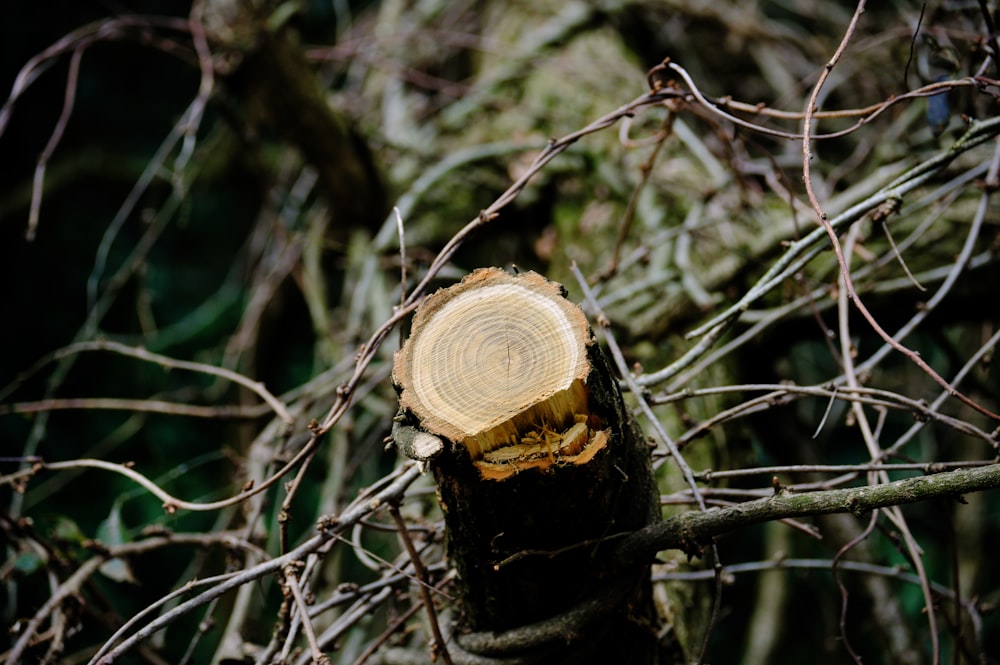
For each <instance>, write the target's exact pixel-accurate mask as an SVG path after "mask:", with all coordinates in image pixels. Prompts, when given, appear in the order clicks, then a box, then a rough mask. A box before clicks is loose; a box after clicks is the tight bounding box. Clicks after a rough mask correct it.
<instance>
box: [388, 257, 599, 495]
mask: <svg viewBox="0 0 1000 665" xmlns="http://www.w3.org/2000/svg"><path fill="white" fill-rule="evenodd" d="M589 343H590V335H589V328H588V326H587V321H586V318H585V317H584V315H583V312H582V311H580V309H579V308H578V307H576V306H575V305H573V304H572V303H571V302H569V301H568V300H566V299H565V298H564V297H563V294H562V292H561V290H560V287H559V286H558V285H556V284H553V283H552V282H549V281H547V280H545V279H544V278H543V277H541V276H540V275H538V274H536V273H523V274H519V275H510V274H508V273H506V272H504V271H502V270H499V269H495V268H487V269H482V270H477V271H475V272H474V273H472V274H471V275H469V276H468V277H467V278H466V279H464V280H463V281H462V282H461V283H460V284H458V285H456V286H453V287H450V288H448V289H444V290H441V291H438V292H437V293H435V294H434V295H432V296H431V297H430V298H428V300H427V302H426V303H424V305H423V306H422V307H421V309H420V311H419V312H418V313H417V315H416V316H415V317H414V321H413V330H412V332H411V334H410V338H409V340H408V341H407V343H406V345H405V346H404V348H403V349H402V351H400V352H399V353H398V354H397V356H396V362H395V367H394V375H395V378H396V382H397V384H398V385H400V386H401V387H402V393H401V395H400V405H401V406H402V407H403V408H404V409H408V410H410V411H411V412H412V413H413V414H414V415H415V416H416V417H417V419H419V421H420V423H421V427H422V428H423V429H424V430H426V431H428V432H431V433H433V434H435V435H438V436H442V437H445V438H447V439H449V440H451V441H453V442H455V443H460V444H462V445H463V446H465V448H466V449H467V450H468V451H469V455H470V457H471V458H472V459H473V461H480V460H484V457H485V456H486V455H489V454H490V453H494V452H495V451H498V449H505V450H506V452H505V453H504V454H500V455H493V456H492V459H488V460H485V462H484V463H485V464H490V465H492V466H495V465H500V466H504V465H506V466H511V468H512V470H513V471H516V470H520V469H521V468H523V465H522V466H518V464H517V462H518V459H519V458H520V457H522V455H519V454H518V452H519V451H520V452H521V453H523V457H525V458H536V457H538V458H541V459H544V460H547V461H548V462H554V461H555V456H556V454H557V453H558V454H559V455H560V456H564V455H565V456H566V457H573V456H575V455H579V454H580V452H581V449H582V448H583V445H585V444H586V443H587V442H589V441H591V440H592V439H594V438H595V437H594V436H593V435H592V434H591V432H590V431H589V428H588V429H587V431H586V432H582V431H581V429H580V428H579V427H576V425H578V423H577V415H579V414H584V416H583V417H584V419H585V418H586V415H585V414H587V412H588V411H587V389H586V386H585V380H586V377H587V374H588V373H589V371H590V364H589V362H588V357H587V346H588V344H589ZM574 427H576V428H575V429H574ZM570 430H572V432H570ZM597 430H599V428H595V432H596V431H597ZM538 432H544V433H545V436H539V435H538ZM564 435H569V436H570V438H571V439H572V445H570V446H569V447H568V448H566V447H564V446H562V444H563V439H564V438H566V437H565V436H564ZM581 436H583V437H584V438H583V440H582V441H581ZM533 438H534V439H537V440H533ZM556 439H558V440H557V441H556ZM540 444H544V445H545V446H547V449H546V452H547V454H546V455H536V454H535V453H536V452H538V450H537V446H538V445H540ZM581 444H583V445H581ZM569 461H570V463H572V461H573V460H569ZM536 462H537V460H536ZM543 465H544V463H543V462H538V463H535V464H532V466H536V467H537V466H543ZM492 471H493V475H494V476H496V475H497V472H498V470H497V469H492ZM513 471H512V472H513ZM499 475H504V474H502V473H501V474H499ZM508 475H509V474H508Z"/></svg>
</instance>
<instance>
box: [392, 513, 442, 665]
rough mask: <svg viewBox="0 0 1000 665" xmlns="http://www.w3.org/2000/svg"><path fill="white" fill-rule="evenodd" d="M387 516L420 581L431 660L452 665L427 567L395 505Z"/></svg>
mask: <svg viewBox="0 0 1000 665" xmlns="http://www.w3.org/2000/svg"><path fill="white" fill-rule="evenodd" d="M389 515H390V516H391V517H392V521H393V522H394V523H395V525H396V530H397V531H398V532H399V538H400V540H402V541H403V545H404V546H405V547H406V553H407V554H408V555H409V556H410V562H411V563H412V564H413V568H414V570H416V571H417V578H418V579H419V581H420V583H419V584H418V585H417V587H418V588H419V589H420V598H421V599H422V600H423V603H424V607H425V608H427V621H428V622H430V625H431V633H432V634H433V636H434V643H433V644H432V645H431V660H435V656H436V655H440V656H441V660H443V661H444V662H445V665H452V662H451V655H450V654H449V653H448V646H447V645H446V644H445V641H444V636H443V635H442V634H441V626H440V625H439V624H438V620H437V612H436V611H435V610H434V600H433V599H432V598H431V593H430V591H429V590H428V588H427V584H428V579H427V567H426V566H425V565H424V562H423V560H422V559H421V558H420V553H419V552H417V548H416V547H414V545H413V539H412V538H410V530H409V529H408V528H407V526H406V522H405V521H404V520H403V517H402V516H401V515H400V514H399V506H398V505H397V504H390V505H389Z"/></svg>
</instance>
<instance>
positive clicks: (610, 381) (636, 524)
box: [393, 268, 659, 663]
mask: <svg viewBox="0 0 1000 665" xmlns="http://www.w3.org/2000/svg"><path fill="white" fill-rule="evenodd" d="M393 376H394V381H395V383H396V386H397V389H398V390H399V393H400V407H401V408H400V415H399V416H397V421H398V422H397V424H396V427H395V428H394V438H395V440H396V441H397V443H398V444H399V445H400V447H401V448H402V449H403V450H404V452H405V453H406V454H408V455H410V456H411V457H414V458H417V459H421V460H424V461H427V462H428V463H429V464H430V466H431V468H432V469H433V472H434V476H435V480H436V481H437V485H438V498H439V501H440V503H441V506H442V508H443V511H444V515H445V522H446V527H447V551H448V557H449V559H450V561H451V563H452V565H453V566H455V568H456V569H457V572H458V577H457V583H456V584H457V591H458V599H459V609H460V613H459V619H458V624H459V627H460V629H461V630H465V631H476V632H477V633H483V632H502V631H510V630H511V629H514V628H519V629H523V628H524V627H529V628H528V629H527V634H530V632H531V629H530V626H531V625H532V624H537V625H539V626H541V628H540V630H542V629H543V628H544V625H543V624H545V622H546V620H550V619H551V618H552V617H556V616H557V615H560V614H564V613H567V612H568V613H573V612H574V611H576V610H579V608H580V607H582V606H586V605H587V603H591V605H593V603H594V602H595V601H596V602H597V607H598V608H599V610H600V611H599V612H597V613H596V614H594V616H595V617H597V618H593V619H592V620H591V621H590V624H588V625H589V627H588V628H587V629H586V630H582V629H581V628H580V626H579V624H576V625H575V626H576V627H574V628H572V629H566V631H567V634H565V635H561V636H560V637H561V645H557V646H558V648H556V653H555V655H554V656H553V657H554V658H555V660H547V661H546V662H562V661H564V660H565V661H566V662H574V663H587V662H595V663H596V662H610V661H609V660H608V658H609V657H614V658H615V660H616V661H620V662H622V658H623V657H625V656H628V657H625V659H624V661H623V662H632V663H643V662H653V659H652V654H653V653H654V652H655V650H656V635H655V633H656V628H657V626H656V620H655V612H654V611H653V607H652V601H651V597H650V596H651V594H650V581H649V568H648V566H647V565H641V566H639V567H638V568H635V567H633V568H631V569H622V567H621V566H618V565H617V564H616V562H614V561H612V560H611V557H610V555H609V553H610V551H611V548H612V547H613V545H614V543H615V539H616V538H617V537H618V535H619V534H623V533H625V532H630V531H633V530H636V529H639V528H641V527H643V526H645V525H647V524H649V523H650V522H652V521H653V520H655V519H657V518H658V516H659V510H658V501H657V499H658V492H657V489H656V484H655V482H654V479H653V475H652V468H651V464H650V450H649V447H648V445H647V444H646V442H645V440H644V438H643V436H642V434H641V432H640V431H639V429H638V428H637V426H636V425H635V423H634V422H633V420H632V418H631V417H630V414H629V412H628V411H627V410H626V408H625V405H624V402H623V400H622V396H621V392H620V390H619V388H618V382H617V380H616V378H615V377H614V376H613V374H612V372H611V369H610V366H609V364H608V362H607V360H606V358H605V357H604V355H603V353H602V351H601V349H600V347H599V346H598V345H597V343H596V340H595V338H594V336H593V333H592V332H591V330H590V328H589V326H588V325H587V321H586V318H585V317H584V315H583V312H582V311H581V310H580V309H579V308H578V307H577V306H576V305H574V304H573V303H571V302H569V301H568V300H567V299H566V298H565V293H564V291H563V289H562V287H561V286H559V285H558V284H555V283H552V282H549V281H547V280H545V279H544V278H543V277H541V276H540V275H538V274H536V273H532V272H529V273H522V274H519V275H511V274H508V273H506V272H504V271H502V270H498V269H495V268H488V269H482V270H477V271H475V272H474V273H472V274H471V275H469V276H468V277H466V278H465V279H464V280H463V281H462V282H461V283H460V284H457V285H455V286H452V287H450V288H447V289H443V290H440V291H438V292H437V293H435V294H433V295H432V296H430V297H429V298H428V299H427V301H426V302H425V303H424V304H423V305H422V307H421V308H420V310H419V311H418V312H417V314H416V315H415V317H414V320H413V326H412V331H411V334H410V336H409V339H408V340H407V341H406V343H405V345H404V346H403V348H402V349H401V350H400V351H399V352H398V353H397V355H396V358H395V366H394V372H393ZM602 598H605V599H606V601H602V600H601V599H602ZM539 622H541V623H539ZM549 624H552V622H551V621H550V622H549ZM548 628H549V629H551V625H549V626H548ZM521 632H524V631H523V630H522V631H521ZM542 632H544V630H542ZM569 633H572V634H569ZM540 640H541V638H540ZM480 641H482V640H480ZM542 641H544V640H542ZM557 641H559V640H557ZM459 642H460V643H461V638H459ZM487 642H488V640H487ZM498 644H499V642H498ZM528 644H530V640H529V641H528V642H526V643H522V644H521V648H522V649H525V648H527V646H526V645H528ZM579 644H584V645H585V647H584V648H583V654H582V655H581V654H580V653H576V654H575V655H572V656H571V655H569V654H570V651H567V648H568V645H569V646H572V645H577V646H579ZM484 648H485V649H486V652H488V653H493V654H497V653H500V652H503V655H508V656H509V655H515V654H512V653H510V652H509V650H504V649H501V648H500V647H498V646H496V645H494V646H493V648H492V651H491V648H490V647H489V645H487V646H486V647H484ZM549 648H550V649H551V648H555V647H553V645H552V644H551V640H550V644H549ZM629 654H631V655H629Z"/></svg>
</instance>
